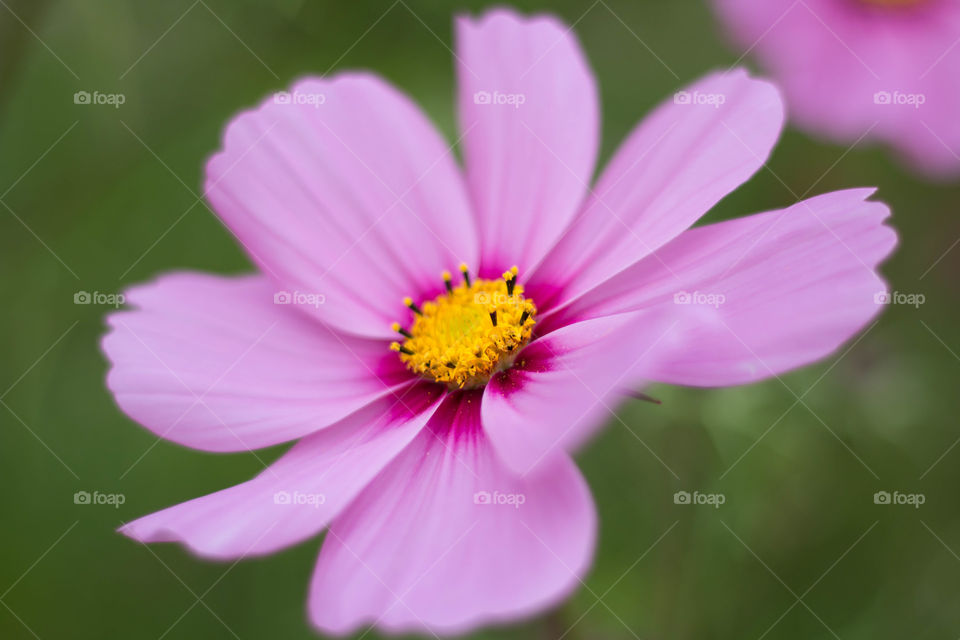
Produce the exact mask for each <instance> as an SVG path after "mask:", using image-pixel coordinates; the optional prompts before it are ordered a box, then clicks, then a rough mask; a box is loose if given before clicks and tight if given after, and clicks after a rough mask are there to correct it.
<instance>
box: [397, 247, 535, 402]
mask: <svg viewBox="0 0 960 640" xmlns="http://www.w3.org/2000/svg"><path fill="white" fill-rule="evenodd" d="M460 271H461V273H462V274H463V278H464V281H463V282H462V283H461V284H460V285H459V286H456V287H454V286H453V285H452V282H451V279H450V274H449V273H448V272H444V273H443V280H444V284H445V285H446V289H447V291H446V292H445V293H443V294H441V295H439V296H437V297H436V298H435V299H433V300H430V301H424V302H423V303H422V305H420V306H417V305H416V304H414V303H413V301H412V300H411V299H410V298H405V299H404V304H405V305H406V306H408V307H410V309H412V310H413V311H414V316H413V325H412V326H411V327H410V328H409V330H405V329H403V328H401V326H400V325H399V324H398V323H394V324H393V330H394V331H397V332H399V333H400V334H402V335H403V336H405V337H406V339H405V340H404V342H403V343H402V344H401V343H399V342H394V343H392V344H391V345H390V349H391V350H392V351H396V352H397V353H398V354H399V356H400V360H402V361H403V363H404V364H405V365H406V366H407V368H408V369H410V371H412V372H413V373H415V374H417V375H418V376H421V377H424V378H428V379H430V380H435V381H437V382H440V383H443V384H446V385H447V386H448V387H450V388H452V389H464V388H475V387H481V386H483V385H484V384H486V383H487V382H488V381H489V380H490V377H491V376H493V374H495V373H497V372H498V371H503V370H504V369H507V368H509V367H510V366H511V365H512V364H513V360H514V358H515V357H516V355H517V353H519V352H520V349H521V348H522V347H523V346H524V345H526V344H527V342H529V341H530V336H531V334H532V333H533V326H534V325H535V324H536V319H535V317H536V313H537V307H536V305H535V304H534V303H533V301H531V300H528V299H526V298H525V297H524V296H523V286H521V285H520V284H518V283H517V268H516V267H513V268H512V269H510V270H509V271H506V272H504V274H503V280H482V279H476V280H473V281H471V280H470V276H469V271H468V270H467V267H466V265H460Z"/></svg>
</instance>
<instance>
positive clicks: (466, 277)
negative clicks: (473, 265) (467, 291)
mask: <svg viewBox="0 0 960 640" xmlns="http://www.w3.org/2000/svg"><path fill="white" fill-rule="evenodd" d="M460 273H462V274H463V282H464V284H466V285H467V287H468V288H469V287H470V270H469V269H467V263H466V262H461V263H460Z"/></svg>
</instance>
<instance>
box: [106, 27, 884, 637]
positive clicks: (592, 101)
mask: <svg viewBox="0 0 960 640" xmlns="http://www.w3.org/2000/svg"><path fill="white" fill-rule="evenodd" d="M456 55H457V62H458V65H457V74H458V80H459V99H458V108H459V116H460V123H461V131H462V134H461V137H462V140H461V142H462V148H463V159H464V167H463V168H462V170H461V168H460V167H459V166H458V163H457V161H456V160H455V159H454V156H453V154H452V152H451V150H450V149H449V148H448V146H447V144H446V143H445V142H444V140H443V138H442V137H441V136H440V134H438V133H437V131H436V130H435V129H434V128H433V127H432V126H431V125H430V123H429V122H428V120H427V119H426V118H425V117H424V115H423V114H422V113H421V112H420V110H419V109H418V108H417V107H416V106H415V105H414V104H413V103H412V102H411V101H410V100H409V99H408V98H406V97H405V96H404V95H403V94H401V93H400V92H399V91H397V90H396V89H394V88H392V87H391V86H390V85H388V84H387V83H386V82H384V81H383V80H381V79H378V78H377V77H375V76H372V75H367V74H362V73H343V74H338V75H337V76H335V77H333V78H330V79H323V78H316V79H306V80H303V81H301V82H299V83H297V84H296V85H295V86H294V87H293V88H292V89H291V91H290V92H289V93H285V94H280V95H278V96H277V97H276V98H271V99H268V100H266V101H265V102H264V103H262V104H261V105H260V106H259V107H258V108H256V109H254V110H252V111H248V112H245V113H243V114H241V115H240V116H238V117H237V118H235V119H234V120H233V121H232V122H231V124H230V125H229V126H228V127H227V131H226V135H225V136H224V142H223V149H222V150H221V151H220V152H219V153H217V154H216V155H214V156H213V158H211V159H210V161H209V163H208V164H207V180H206V194H207V196H208V198H209V200H210V203H211V204H212V206H213V208H214V210H215V211H216V212H217V213H218V215H219V216H220V217H221V219H222V220H223V221H224V222H225V224H226V225H227V226H228V227H229V228H230V229H231V230H232V231H233V232H234V233H235V234H236V236H237V238H238V239H239V240H240V242H241V243H242V244H243V246H244V248H245V249H246V250H247V252H248V253H249V255H250V257H251V258H252V259H253V260H254V262H256V264H257V265H258V266H259V268H260V271H261V272H260V273H259V274H257V275H247V276H239V277H221V276H213V275H204V274H199V273H180V274H173V275H167V276H163V277H161V278H159V279H158V280H157V281H155V282H153V283H151V284H148V285H144V286H140V287H136V288H134V289H133V290H131V291H130V292H129V293H128V296H127V300H128V302H129V303H131V305H132V306H133V307H134V309H133V310H130V311H122V312H118V313H115V314H112V315H111V316H110V317H109V320H108V322H109V325H110V327H111V329H110V332H109V333H108V335H107V336H106V337H105V339H104V341H103V349H104V351H105V352H106V354H107V356H108V358H109V360H110V362H111V365H112V367H111V369H110V373H109V376H108V385H109V387H110V389H111V391H112V392H113V393H114V394H115V396H116V399H117V402H118V403H119V405H120V406H121V407H122V408H123V410H124V411H125V412H126V413H127V414H128V415H130V416H131V417H132V418H133V419H135V420H137V421H138V422H140V423H141V424H143V425H144V426H146V427H147V428H148V429H150V430H151V431H152V432H154V433H156V434H157V435H158V436H159V437H162V438H165V439H167V440H170V441H173V442H176V443H179V444H182V445H185V446H188V447H193V448H197V449H202V450H206V451H214V452H229V451H246V450H250V449H255V448H257V447H266V446H270V445H275V444H278V443H282V442H287V441H291V440H297V443H296V444H295V445H294V446H293V447H292V448H291V449H290V450H289V451H287V453H286V454H284V455H283V456H282V457H281V458H280V459H279V460H277V461H276V462H275V463H273V464H271V465H270V466H269V467H268V468H267V469H265V470H264V471H263V472H262V473H261V474H260V475H258V476H257V477H256V478H254V479H252V480H249V481H248V482H245V483H243V484H240V485H237V486H234V487H231V488H228V489H224V490H222V491H219V492H217V493H213V494H210V495H207V496H204V497H201V498H196V499H194V500H190V501H189V502H185V503H183V504H180V505H177V506H173V507H170V508H168V509H165V510H163V511H159V512H157V513H154V514H151V515H148V516H146V517H143V518H141V519H139V520H136V521H134V522H131V523H130V524H128V525H126V526H124V527H123V528H122V531H123V533H125V534H126V535H128V536H130V537H132V538H134V539H136V540H139V541H141V542H180V543H183V544H185V545H186V546H187V547H189V548H190V549H191V550H193V551H194V552H195V553H197V554H199V555H201V556H204V557H208V558H214V559H230V558H238V557H243V556H247V555H257V554H267V553H271V552H274V551H277V550H278V549H282V548H284V547H287V546H289V545H292V544H296V543H298V542H301V541H303V540H305V539H308V538H311V537H313V536H316V535H318V534H319V533H320V532H322V531H324V530H326V537H325V540H324V543H323V547H322V550H321V552H320V558H319V561H318V563H317V566H316V570H315V572H314V574H313V580H312V584H311V586H310V594H309V605H308V607H309V612H310V618H311V620H312V622H313V623H314V624H315V625H316V626H317V627H318V628H319V629H321V630H323V631H325V632H329V633H337V634H340V633H348V632H351V631H353V630H355V629H357V628H358V627H359V626H361V625H365V624H371V623H372V624H375V625H377V626H378V627H380V628H382V629H385V630H387V631H391V632H398V631H407V630H421V631H423V630H429V631H430V632H435V633H436V632H451V633H452V632H462V631H466V630H469V629H471V628H473V627H475V626H477V625H481V624H488V623H495V622H503V621H508V620H513V619H516V618H519V617H523V616H528V615H530V614H532V613H535V612H537V611H540V610H542V609H544V608H546V607H549V606H551V605H554V604H555V603H557V602H559V601H560V600H561V599H562V598H564V597H565V596H567V595H568V594H569V593H570V592H571V591H572V590H573V589H574V588H575V587H576V586H577V585H578V584H579V582H580V580H581V579H582V577H583V575H584V574H585V572H586V571H587V570H588V567H589V565H590V562H591V556H592V551H593V547H594V539H595V530H596V516H595V512H594V506H593V503H592V500H591V497H590V494H589V491H588V489H587V486H586V484H585V482H584V480H583V478H582V477H581V475H580V474H579V472H578V471H577V468H576V466H575V465H574V464H573V462H572V461H571V458H570V452H571V451H573V450H574V449H575V448H576V447H577V446H578V445H580V444H581V443H583V442H584V441H585V440H586V439H587V438H589V437H590V436H591V435H592V434H593V432H594V431H595V430H596V428H597V427H598V426H599V425H601V424H602V423H603V422H604V420H605V419H606V418H607V417H608V416H609V412H610V409H611V408H612V407H613V406H614V405H615V403H616V402H617V401H618V400H619V399H620V398H622V397H624V393H625V392H627V391H630V390H636V389H637V388H638V385H639V384H641V383H642V382H643V381H649V380H656V381H663V382H670V383H676V384H683V385H701V386H718V385H731V384H741V383H747V382H752V381H755V380H760V379H762V378H765V377H767V376H770V375H775V374H779V373H781V372H783V371H786V370H789V369H791V368H794V367H797V366H800V365H804V364H807V363H809V362H812V361H815V360H817V359H820V358H823V357H825V356H827V355H828V354H830V353H831V352H833V351H834V350H835V349H836V348H837V347H838V346H839V345H840V344H841V343H843V342H844V341H845V340H847V339H848V338H850V337H851V336H852V335H853V334H854V333H855V332H857V331H858V330H859V329H860V328H861V327H862V326H863V325H864V323H866V322H867V321H868V320H869V319H870V318H871V317H873V316H874V315H875V314H876V313H877V311H878V309H880V308H881V307H880V306H878V305H877V304H876V303H875V295H876V294H877V293H878V292H883V291H885V286H884V284H883V282H882V281H881V280H880V279H879V277H878V276H877V274H876V272H875V267H876V265H877V264H878V263H879V262H880V261H881V260H882V259H883V258H884V257H885V256H886V255H887V254H888V253H889V252H890V251H891V249H892V248H893V246H894V244H895V242H896V240H895V234H894V233H893V232H892V231H891V230H890V229H889V228H888V227H886V226H884V225H883V220H884V219H885V218H886V217H887V215H888V209H887V207H886V206H884V205H883V204H881V203H877V202H870V201H867V197H869V196H870V194H871V193H872V190H871V189H856V190H850V191H840V192H835V193H830V194H826V195H822V196H818V197H815V198H812V199H810V200H806V201H803V202H799V203H797V204H794V205H793V206H790V207H788V208H786V209H783V210H779V211H771V212H768V213H761V214H758V215H754V216H750V217H746V218H742V219H738V220H734V221H730V222H722V223H719V224H712V225H708V226H702V227H699V228H696V229H692V230H688V227H690V226H691V224H693V223H694V222H696V220H697V219H698V218H699V217H700V216H702V215H703V214H704V213H705V212H707V211H708V210H709V209H710V208H711V207H712V206H713V205H714V204H715V203H716V202H717V201H719V200H720V199H721V198H722V197H723V196H724V195H726V194H727V193H729V192H730V191H731V190H733V189H735V188H736V187H737V186H738V185H739V184H741V183H742V182H743V181H745V180H746V179H747V178H748V177H749V176H750V175H751V174H752V173H754V172H755V171H756V170H757V169H758V168H759V167H760V166H761V164H762V163H763V162H764V161H765V159H766V158H767V156H768V154H769V153H770V150H771V148H772V147H773V145H774V143H775V141H776V139H777V136H778V135H779V132H780V129H781V126H782V120H783V112H782V106H781V102H780V98H779V96H778V93H777V91H776V89H774V87H773V86H771V85H770V84H768V83H766V82H762V81H759V80H755V79H752V78H750V77H749V76H748V75H747V74H746V73H744V72H743V71H735V72H732V73H725V74H723V73H718V74H713V75H710V76H708V77H706V78H704V79H703V80H701V81H699V82H697V83H696V84H694V85H693V86H691V87H689V88H688V92H689V94H690V95H694V94H696V95H712V96H722V97H723V99H722V100H720V99H717V100H714V101H713V102H712V103H711V104H702V103H701V101H699V100H691V101H687V102H685V103H684V102H683V101H680V102H681V103H677V102H675V101H674V100H672V99H671V100H669V101H667V102H665V103H664V104H663V105H661V106H660V107H659V108H657V109H656V110H655V111H654V112H653V114H652V115H651V116H650V117H648V118H647V119H646V120H644V121H643V122H642V123H641V124H640V125H639V126H638V127H637V129H636V130H635V131H634V132H633V133H632V134H631V135H630V137H629V138H628V139H627V140H626V142H625V143H624V144H623V146H622V147H621V148H620V150H619V151H618V152H617V153H616V155H615V156H614V157H613V159H612V160H611V162H610V163H609V165H608V166H607V168H606V169H605V170H604V172H603V173H602V174H601V176H600V178H599V180H598V182H597V183H596V185H595V186H594V187H593V188H592V189H591V188H590V187H589V186H588V183H589V181H590V179H591V176H592V174H593V171H594V161H595V158H596V153H597V146H598V131H599V114H598V106H597V89H596V86H595V84H594V79H593V75H592V74H591V72H590V70H589V68H588V66H587V63H586V60H585V58H584V56H583V53H582V52H581V50H580V48H579V46H578V44H577V42H576V40H575V39H574V37H573V36H571V35H570V34H569V31H568V29H567V28H566V27H565V26H564V25H562V24H561V23H559V22H558V21H557V20H555V19H554V18H551V17H545V16H537V17H530V18H527V17H521V16H519V15H516V14H514V13H513V12H510V11H507V10H496V11H492V12H490V13H487V14H485V15H484V16H483V17H481V18H479V19H476V20H475V19H471V18H467V17H464V18H460V19H459V20H458V21H457V53H456ZM461 263H463V264H464V265H465V266H464V268H463V269H462V273H458V274H457V276H456V277H455V278H454V277H453V276H451V275H450V273H449V271H454V272H456V269H457V267H458V265H460V264H461ZM466 265H470V267H471V268H470V269H467V268H466ZM514 266H516V268H512V267H514ZM405 297H407V299H406V300H405V299H404V298H405ZM394 323H396V324H394Z"/></svg>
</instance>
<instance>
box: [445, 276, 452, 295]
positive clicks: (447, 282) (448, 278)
mask: <svg viewBox="0 0 960 640" xmlns="http://www.w3.org/2000/svg"><path fill="white" fill-rule="evenodd" d="M443 285H444V286H445V287H446V288H447V293H453V278H452V277H451V275H450V272H449V271H444V272H443Z"/></svg>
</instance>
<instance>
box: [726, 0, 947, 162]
mask: <svg viewBox="0 0 960 640" xmlns="http://www.w3.org/2000/svg"><path fill="white" fill-rule="evenodd" d="M714 5H715V6H716V8H717V11H718V14H719V15H720V18H721V19H722V21H723V22H724V23H725V24H726V25H727V27H728V28H729V30H730V31H731V33H732V35H733V37H734V38H735V40H736V41H737V42H738V43H739V45H740V46H741V47H742V49H743V50H744V51H745V52H751V53H753V54H755V55H756V57H757V59H758V60H759V61H760V62H761V64H762V65H763V66H764V67H766V68H767V69H768V70H769V71H770V72H771V73H772V74H773V76H774V78H775V79H776V80H777V82H778V83H779V84H780V86H781V87H783V90H784V93H785V94H786V98H787V104H788V105H789V111H790V115H791V118H793V119H794V120H795V121H796V122H797V124H798V125H800V126H801V127H803V128H804V129H806V130H808V131H811V132H814V133H817V134H820V135H824V136H827V137H829V138H831V139H833V140H836V141H839V142H844V143H847V144H851V143H854V142H858V141H859V140H860V139H861V138H863V139H868V140H878V141H882V142H885V143H887V144H889V145H891V146H893V147H895V148H896V149H897V150H898V151H899V152H900V153H901V154H902V155H903V156H904V157H905V159H906V160H907V161H908V162H909V163H910V164H911V165H912V166H913V167H915V168H916V169H918V170H920V171H922V172H925V173H927V174H929V175H931V176H934V177H951V176H958V175H960V118H958V117H957V114H958V113H960V73H958V69H960V46H957V43H958V41H960V1H958V0H714Z"/></svg>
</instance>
